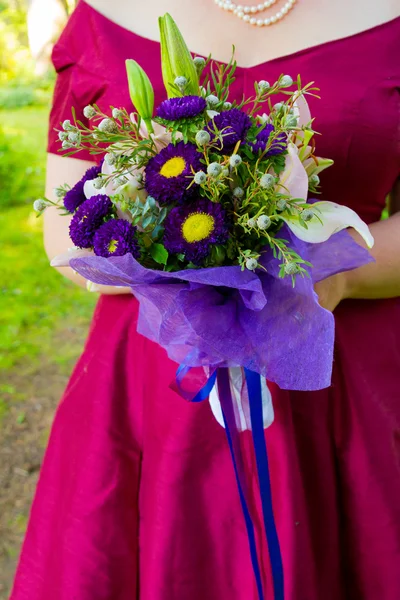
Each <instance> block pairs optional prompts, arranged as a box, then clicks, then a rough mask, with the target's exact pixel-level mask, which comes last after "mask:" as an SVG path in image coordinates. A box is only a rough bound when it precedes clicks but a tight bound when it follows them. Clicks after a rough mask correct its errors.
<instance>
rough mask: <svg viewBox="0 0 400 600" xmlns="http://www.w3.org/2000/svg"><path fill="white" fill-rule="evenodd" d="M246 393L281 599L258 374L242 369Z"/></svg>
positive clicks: (279, 599)
mask: <svg viewBox="0 0 400 600" xmlns="http://www.w3.org/2000/svg"><path fill="white" fill-rule="evenodd" d="M244 372H245V376H246V383H247V390H248V394H249V404H250V419H251V431H252V435H253V444H254V452H255V455H256V463H257V473H258V481H259V484H260V495H261V504H262V511H263V517H264V528H265V534H266V536H267V542H268V550H269V559H270V563H271V570H272V579H273V584H274V597H275V600H283V598H284V586H283V565H282V556H281V550H280V547H279V540H278V534H277V531H276V526H275V519H274V513H273V508H272V494H271V482H270V478H269V466H268V454H267V445H266V443H265V434H264V420H263V405H262V394H261V378H260V375H259V374H258V373H255V372H254V371H250V370H249V369H245V370H244Z"/></svg>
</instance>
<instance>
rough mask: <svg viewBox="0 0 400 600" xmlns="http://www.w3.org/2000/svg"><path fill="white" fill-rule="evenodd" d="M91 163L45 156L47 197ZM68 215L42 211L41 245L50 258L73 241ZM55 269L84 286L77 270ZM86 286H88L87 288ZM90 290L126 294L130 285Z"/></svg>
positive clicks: (72, 180) (93, 285)
mask: <svg viewBox="0 0 400 600" xmlns="http://www.w3.org/2000/svg"><path fill="white" fill-rule="evenodd" d="M93 164H94V163H91V162H88V161H85V160H77V159H76V158H67V157H62V156H58V155H56V154H48V155H47V174H46V197H47V198H49V199H50V200H53V201H55V200H56V197H55V194H54V188H56V187H57V186H59V185H62V184H64V183H68V184H69V185H71V186H72V185H74V184H75V183H76V182H77V181H78V180H79V179H80V178H81V177H82V175H83V174H84V172H85V171H86V170H87V169H88V168H89V167H91V166H93ZM70 221H71V217H67V216H64V215H61V214H60V213H59V212H58V210H57V209H56V208H55V207H49V208H47V209H46V210H45V212H44V246H45V250H46V253H47V256H48V257H49V259H50V260H51V259H52V258H54V257H55V256H57V254H62V253H63V252H65V251H66V250H67V249H68V248H70V247H71V246H72V245H73V244H72V242H71V240H70V239H69V233H68V229H69V223H70ZM58 271H59V272H60V273H62V275H64V276H65V277H67V278H68V279H70V280H71V281H73V282H74V283H76V284H77V285H80V286H81V287H84V288H86V287H87V281H86V279H84V278H83V277H82V276H81V275H78V273H75V272H74V271H73V270H72V269H70V268H69V267H62V268H59V269H58ZM88 289H89V288H88ZM90 291H93V292H100V293H102V294H129V293H130V288H120V287H113V286H106V285H104V286H103V285H101V286H98V285H95V284H92V285H91V287H90Z"/></svg>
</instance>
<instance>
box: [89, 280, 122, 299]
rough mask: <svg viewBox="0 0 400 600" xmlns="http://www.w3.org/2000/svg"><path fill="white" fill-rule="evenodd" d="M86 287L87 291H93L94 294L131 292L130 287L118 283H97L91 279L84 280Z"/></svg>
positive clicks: (108, 294) (109, 294)
mask: <svg viewBox="0 0 400 600" xmlns="http://www.w3.org/2000/svg"><path fill="white" fill-rule="evenodd" d="M86 289H87V290H88V292H94V293H96V294H105V295H106V296H112V295H115V294H131V293H132V290H131V288H130V287H126V286H119V285H99V284H97V283H93V282H92V281H87V282H86Z"/></svg>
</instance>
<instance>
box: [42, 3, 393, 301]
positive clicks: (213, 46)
mask: <svg viewBox="0 0 400 600" xmlns="http://www.w3.org/2000/svg"><path fill="white" fill-rule="evenodd" d="M86 1H87V3H88V4H90V5H91V6H93V8H94V9H96V10H98V11H99V12H101V13H102V14H104V15H105V16H106V17H108V18H109V19H111V20H112V21H114V22H116V23H118V24H119V25H121V26H123V27H124V28H126V29H129V30H131V31H134V32H135V33H137V34H138V35H140V36H143V37H146V38H150V39H154V40H158V23H157V18H158V16H159V15H161V14H164V13H165V12H166V11H168V12H170V14H171V15H172V17H174V18H175V19H176V21H177V23H178V24H179V27H180V29H181V31H182V33H183V35H184V37H185V39H186V41H187V43H188V45H189V47H190V49H191V50H192V51H193V52H195V53H197V54H201V55H208V54H209V53H210V52H211V54H212V55H213V57H214V58H215V59H216V60H222V61H225V62H226V61H228V60H229V58H230V53H231V48H232V45H233V44H234V45H235V48H236V51H235V57H236V59H237V62H238V64H239V65H240V66H242V67H249V66H253V65H257V64H260V63H263V62H265V61H268V60H272V59H274V58H277V57H279V56H282V55H285V54H292V53H294V52H297V51H299V50H302V49H303V48H306V47H307V48H308V47H310V46H315V45H317V44H321V43H324V42H328V41H330V40H333V39H339V38H342V37H347V36H349V35H353V34H355V33H359V32H360V31H363V30H365V29H369V28H371V27H374V26H376V25H379V24H381V23H384V22H386V21H389V20H391V19H393V18H395V17H397V16H399V9H398V5H397V0H395V1H393V0H387V1H382V2H379V3H378V2H376V0H352V2H351V3H349V2H348V1H347V0H337V1H336V2H332V0H304V1H303V2H299V3H298V4H297V5H296V6H295V8H294V10H293V11H292V12H291V13H290V14H289V15H288V16H287V17H286V18H285V19H283V20H282V21H280V22H279V23H277V24H275V25H274V26H272V27H269V28H268V29H266V28H256V27H252V26H250V25H248V24H246V23H244V22H242V21H241V20H239V19H236V18H234V17H232V16H231V15H229V14H228V13H226V12H225V11H222V10H221V9H219V8H218V7H216V6H215V5H214V2H213V0H196V4H195V7H194V5H193V4H192V3H188V2H187V0H168V1H167V0H147V1H146V2H138V1H136V2H135V1H132V0H114V1H113V2H112V3H110V2H109V0H86ZM238 3H239V1H238ZM254 3H255V0H242V1H241V4H242V5H244V6H245V5H252V4H254ZM279 6H281V4H279V5H278V7H279ZM194 9H195V14H194ZM276 10H278V8H277V9H276ZM211 13H212V19H211V18H210V15H211ZM270 14H273V12H272V11H271V13H270ZM343 17H345V18H343ZM201 23H207V27H202V26H199V25H198V24H201ZM195 24H197V25H195ZM91 164H92V163H89V162H86V161H81V160H77V159H74V158H62V157H60V156H56V155H53V154H49V155H48V160H47V181H46V195H47V197H48V198H51V199H54V193H53V189H54V188H55V187H56V186H57V185H59V184H60V182H65V183H69V184H71V185H73V184H74V183H75V182H76V181H77V180H78V179H80V178H81V177H82V175H83V173H84V171H85V170H86V169H87V168H88V167H89V166H91ZM399 181H400V180H399ZM390 209H391V213H392V216H391V217H390V218H389V219H387V220H386V221H380V222H377V223H374V224H373V225H372V226H371V232H372V234H373V236H374V238H375V246H374V247H373V249H372V251H371V254H372V255H373V257H374V259H375V262H374V263H372V264H369V265H366V266H364V267H361V268H359V269H355V270H353V271H349V272H347V273H340V274H339V275H335V276H334V277H330V278H328V279H326V280H324V281H322V282H320V283H319V284H317V285H316V287H315V290H316V292H317V294H318V297H319V301H320V304H321V305H322V306H323V307H324V308H327V309H328V310H331V311H333V310H334V309H335V308H336V306H337V305H338V304H339V302H341V301H342V300H344V299H347V298H361V299H374V298H390V297H397V296H400V236H399V228H400V216H399V215H398V214H394V213H397V212H398V211H400V183H399V182H397V183H396V184H395V186H394V188H393V190H392V194H391V202H390ZM68 225H69V220H68V218H67V217H64V216H61V215H59V214H58V212H57V211H56V209H53V208H51V209H48V210H46V212H45V217H44V243H45V248H46V252H47V254H48V256H49V258H50V259H51V258H53V257H54V256H56V255H57V254H61V253H62V252H65V250H66V248H68V247H70V246H71V241H70V240H69V236H68ZM352 235H354V238H355V239H356V240H357V242H358V243H360V244H361V245H364V243H363V241H362V240H361V238H360V237H359V236H358V234H356V233H355V232H352ZM60 271H61V272H62V274H63V275H64V276H66V277H68V278H69V279H71V280H72V281H74V282H75V283H77V284H78V285H81V286H83V287H86V281H85V280H84V279H83V278H82V277H81V276H80V275H77V274H76V273H74V272H73V271H72V270H71V269H69V268H63V269H60ZM90 289H91V291H96V292H100V293H103V294H115V293H130V290H129V289H127V288H115V287H111V286H97V285H94V284H92V285H91V288H90Z"/></svg>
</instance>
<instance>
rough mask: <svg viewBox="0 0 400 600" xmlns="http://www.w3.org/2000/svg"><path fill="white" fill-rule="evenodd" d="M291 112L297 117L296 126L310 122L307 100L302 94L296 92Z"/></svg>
mask: <svg viewBox="0 0 400 600" xmlns="http://www.w3.org/2000/svg"><path fill="white" fill-rule="evenodd" d="M293 112H294V115H295V117H296V118H297V119H298V122H297V126H298V127H302V126H303V125H309V124H310V122H311V118H312V117H311V112H310V109H309V107H308V103H307V100H306V99H305V97H304V95H303V94H298V95H297V96H296V100H295V101H294V103H293Z"/></svg>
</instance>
